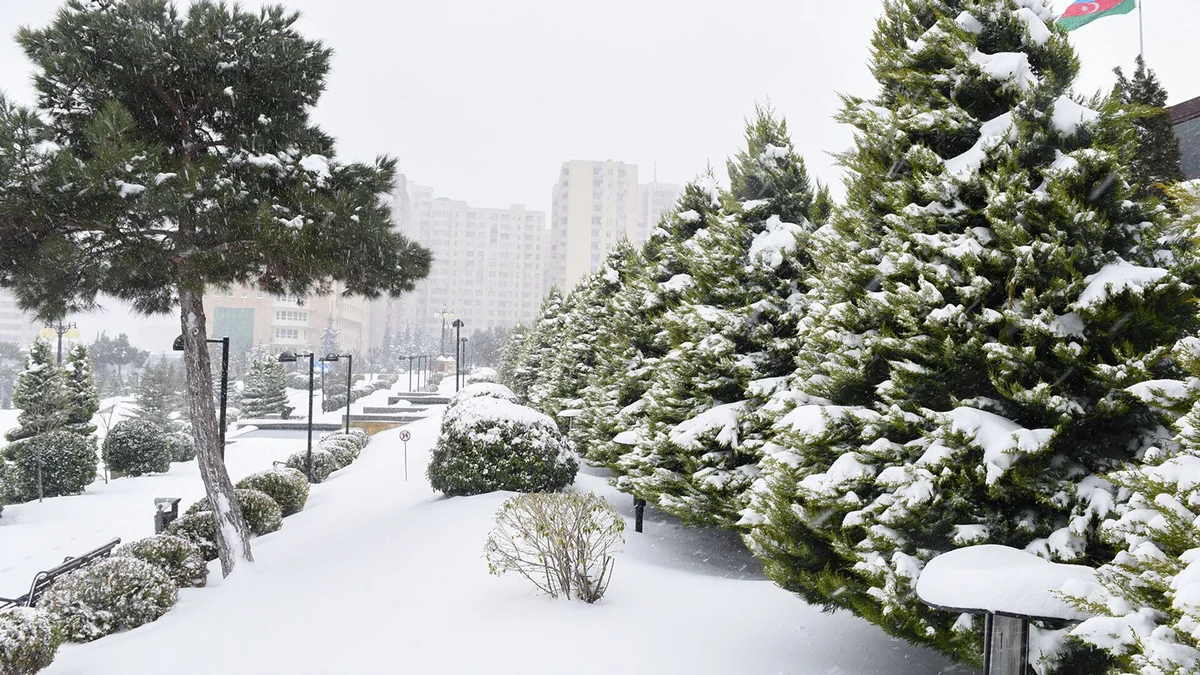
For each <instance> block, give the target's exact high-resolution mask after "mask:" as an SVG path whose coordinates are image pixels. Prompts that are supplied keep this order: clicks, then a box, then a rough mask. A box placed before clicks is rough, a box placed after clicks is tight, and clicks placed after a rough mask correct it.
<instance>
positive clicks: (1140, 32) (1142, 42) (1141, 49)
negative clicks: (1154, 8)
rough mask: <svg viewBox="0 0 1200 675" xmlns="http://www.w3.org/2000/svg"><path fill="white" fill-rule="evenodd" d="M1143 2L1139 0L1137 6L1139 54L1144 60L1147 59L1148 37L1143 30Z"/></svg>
mask: <svg viewBox="0 0 1200 675" xmlns="http://www.w3.org/2000/svg"><path fill="white" fill-rule="evenodd" d="M1142 2H1143V0H1137V6H1138V56H1141V57H1142V60H1143V61H1144V60H1145V59H1146V37H1145V33H1144V32H1143V30H1142Z"/></svg>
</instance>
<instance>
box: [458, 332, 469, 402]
mask: <svg viewBox="0 0 1200 675" xmlns="http://www.w3.org/2000/svg"><path fill="white" fill-rule="evenodd" d="M458 346H459V349H458V352H459V357H458V362H459V363H460V364H462V367H461V368H458V369H459V370H461V371H462V383H463V386H464V387H465V386H467V370H466V366H467V338H465V337H464V338H459V339H458ZM456 368H457V365H456ZM456 390H457V389H456Z"/></svg>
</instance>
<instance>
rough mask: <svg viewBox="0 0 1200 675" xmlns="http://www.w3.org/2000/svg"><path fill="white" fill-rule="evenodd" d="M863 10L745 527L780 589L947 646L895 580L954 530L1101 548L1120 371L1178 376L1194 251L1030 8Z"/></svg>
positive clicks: (1112, 121)
mask: <svg viewBox="0 0 1200 675" xmlns="http://www.w3.org/2000/svg"><path fill="white" fill-rule="evenodd" d="M884 11H885V15H884V18H882V19H881V20H880V22H879V25H878V28H877V30H876V32H875V36H874V39H873V44H872V46H873V63H872V70H873V72H874V74H875V76H876V77H877V79H878V80H879V83H880V89H881V93H880V94H879V95H877V96H876V97H875V98H874V99H872V100H871V101H862V100H859V99H854V98H849V97H847V98H846V106H845V109H844V111H843V113H842V115H841V118H842V120H843V121H846V122H848V123H850V124H851V125H853V126H854V129H855V136H856V140H855V149H854V150H853V151H851V152H849V153H848V154H847V155H845V156H843V157H842V161H843V163H844V164H845V165H846V166H847V168H848V169H850V179H849V182H848V185H847V203H846V205H845V207H844V208H843V209H841V210H840V212H839V213H838V214H837V215H836V216H835V223H834V227H833V228H832V230H831V231H830V232H826V233H823V235H822V237H824V238H825V241H824V242H823V243H819V244H818V246H817V249H818V250H820V251H822V254H823V255H826V254H827V257H824V258H822V259H821V260H820V261H819V265H818V267H819V269H820V274H819V279H820V284H819V288H817V289H815V292H814V297H815V300H814V303H813V305H812V306H811V307H810V308H809V310H808V318H807V319H806V320H805V322H803V325H802V326H801V331H800V334H801V337H802V338H803V339H804V342H803V344H802V346H801V349H800V353H799V354H798V358H797V361H798V364H799V367H798V368H797V371H796V373H795V374H794V375H793V377H792V379H791V384H790V386H791V387H792V388H791V390H790V391H788V392H786V393H785V394H782V395H781V396H780V397H779V400H783V401H788V408H789V409H788V411H787V412H786V414H785V415H783V416H782V417H780V418H779V419H778V420H777V421H776V423H775V429H776V435H775V436H774V438H772V439H771V441H772V445H771V446H770V447H771V449H770V452H769V456H768V457H767V459H765V460H764V462H763V465H762V469H763V471H764V478H763V479H762V480H760V481H758V482H757V483H756V485H755V495H754V501H753V503H752V506H751V508H750V509H749V510H748V512H747V514H746V520H745V522H746V524H747V525H751V526H753V530H752V531H751V534H750V536H749V541H750V543H751V545H752V547H753V548H754V549H755V551H756V552H757V553H758V554H759V555H760V557H761V558H762V559H763V560H764V563H765V569H766V571H767V574H768V575H769V576H770V577H771V578H772V579H773V580H775V581H776V582H777V583H779V584H780V585H781V586H783V587H785V588H788V589H789V590H793V591H795V592H797V593H799V594H801V595H803V596H804V597H805V598H806V599H808V600H809V601H810V602H815V603H817V604H821V605H823V606H826V607H843V608H847V609H851V610H853V611H854V612H856V613H858V614H859V615H861V616H864V617H866V618H868V619H869V620H871V621H873V622H875V623H878V624H879V625H880V626H882V627H883V628H884V629H885V630H887V631H888V632H890V633H892V634H894V635H898V636H902V637H904V638H906V639H909V640H912V641H914V642H920V643H926V644H930V645H932V646H935V647H937V648H939V649H942V650H944V651H947V652H949V653H952V654H955V655H956V656H958V657H959V658H962V659H964V660H970V659H974V658H977V641H978V634H977V633H976V632H975V631H966V632H962V631H957V630H955V629H954V628H953V626H954V624H955V622H956V621H957V620H958V617H954V616H953V615H947V614H946V613H944V612H937V611H934V610H932V609H930V608H928V607H927V606H925V605H924V604H923V603H921V602H920V601H919V600H917V598H916V597H915V594H914V592H913V588H914V586H915V583H916V581H917V579H919V577H920V574H921V569H922V568H923V566H924V564H925V563H926V562H928V560H929V559H931V558H932V557H933V556H935V555H937V554H939V553H942V552H945V551H947V550H950V549H952V548H956V547H959V546H964V545H968V544H976V543H997V544H1004V545H1008V546H1015V547H1017V548H1021V549H1026V550H1029V551H1031V552H1035V553H1038V554H1040V555H1043V556H1046V557H1048V558H1053V559H1056V560H1062V561H1084V562H1086V561H1089V560H1093V559H1095V558H1097V557H1101V558H1102V557H1103V556H1104V554H1105V545H1104V544H1103V543H1102V542H1100V541H1099V539H1098V537H1097V532H1096V530H1095V526H1096V523H1097V520H1098V519H1099V518H1103V516H1104V514H1105V511H1106V509H1107V508H1108V506H1107V505H1109V504H1111V503H1112V502H1113V501H1114V500H1115V499H1116V494H1115V490H1114V489H1113V488H1112V486H1111V485H1110V484H1109V483H1108V482H1107V481H1105V480H1104V479H1103V474H1104V473H1106V472H1107V471H1108V470H1109V469H1111V468H1113V467H1114V466H1115V465H1116V464H1117V462H1119V461H1120V460H1122V459H1125V460H1133V459H1135V458H1136V457H1137V456H1138V453H1139V452H1140V451H1141V450H1142V449H1144V447H1145V444H1146V442H1147V440H1148V439H1149V438H1150V437H1152V435H1153V433H1154V431H1155V430H1156V429H1158V428H1159V427H1160V426H1161V425H1162V424H1163V423H1164V421H1165V420H1164V418H1163V416H1162V415H1161V413H1160V412H1159V411H1156V409H1154V408H1152V407H1151V406H1149V405H1147V404H1145V403H1144V402H1142V401H1139V400H1137V399H1135V398H1134V397H1133V396H1132V395H1131V394H1129V393H1128V391H1127V390H1128V388H1129V387H1131V386H1135V385H1137V384H1138V383H1141V382H1145V381H1148V380H1153V379H1158V378H1162V377H1167V376H1170V375H1171V374H1172V373H1175V372H1177V371H1178V366H1177V364H1176V363H1175V362H1174V361H1172V360H1171V359H1170V358H1169V351H1170V348H1171V345H1173V344H1174V342H1175V340H1177V339H1178V338H1179V337H1181V336H1182V335H1185V334H1187V333H1188V332H1190V331H1191V330H1194V322H1195V318H1194V312H1193V311H1192V310H1191V309H1189V304H1190V303H1191V302H1193V299H1192V294H1191V291H1190V290H1189V289H1188V288H1187V287H1186V286H1185V285H1183V284H1182V283H1180V281H1179V278H1180V275H1190V274H1191V272H1190V271H1184V268H1188V269H1190V266H1191V265H1192V264H1193V262H1192V261H1193V256H1192V253H1191V251H1190V250H1188V248H1187V246H1186V244H1185V241H1184V238H1183V237H1182V236H1180V235H1181V234H1182V233H1180V232H1176V231H1170V230H1169V229H1168V228H1167V225H1168V224H1167V223H1164V222H1163V221H1162V220H1161V217H1160V214H1157V213H1155V212H1151V211H1150V210H1148V209H1147V208H1146V207H1145V206H1143V205H1142V204H1140V203H1139V202H1136V201H1133V200H1132V198H1133V197H1134V195H1133V192H1132V188H1131V186H1130V182H1129V174H1128V171H1127V169H1126V167H1127V165H1128V162H1129V159H1130V158H1131V156H1132V150H1133V148H1132V147H1131V146H1130V145H1129V144H1128V142H1127V141H1128V139H1129V138H1130V136H1131V134H1129V133H1128V127H1127V126H1126V122H1125V121H1124V119H1123V118H1122V117H1121V116H1119V115H1117V114H1116V109H1115V107H1114V106H1112V105H1111V104H1109V105H1107V106H1105V107H1104V109H1102V110H1100V111H1098V112H1097V111H1092V110H1089V109H1087V108H1085V107H1083V106H1081V105H1080V104H1078V103H1076V102H1075V100H1073V99H1072V98H1071V97H1070V89H1069V87H1070V85H1071V82H1072V80H1073V79H1074V77H1075V74H1076V71H1077V67H1078V66H1077V61H1076V59H1075V56H1074V53H1073V51H1072V49H1071V47H1070V45H1069V43H1068V41H1067V39H1066V35H1065V33H1064V32H1063V31H1062V30H1061V29H1060V28H1055V27H1053V26H1052V25H1048V23H1050V22H1051V21H1052V19H1053V14H1052V13H1051V11H1050V9H1049V8H1048V7H1046V6H1045V5H1044V3H1043V2H1041V1H1040V0H1022V1H1021V2H1014V1H1013V0H987V1H976V2H964V1H958V0H891V1H889V2H887V3H886V4H885V10H884ZM1168 247H1174V250H1165V249H1166V248H1168ZM1172 261H1174V266H1173V267H1172V268H1167V267H1163V265H1168V264H1170V263H1171V262H1172ZM959 625H960V626H961V623H960V624H959ZM1043 638H1044V639H1042V640H1040V641H1039V644H1041V645H1043V646H1044V647H1045V648H1046V649H1047V653H1044V654H1042V655H1041V656H1043V657H1045V658H1047V659H1049V660H1050V661H1053V659H1054V658H1055V657H1056V656H1059V657H1063V658H1066V657H1065V656H1064V655H1063V654H1056V653H1055V649H1054V647H1053V645H1054V640H1053V634H1048V635H1043ZM1035 656H1037V655H1035Z"/></svg>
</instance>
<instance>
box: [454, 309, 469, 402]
mask: <svg viewBox="0 0 1200 675" xmlns="http://www.w3.org/2000/svg"><path fill="white" fill-rule="evenodd" d="M452 325H453V326H454V391H458V375H459V373H460V372H461V368H460V367H459V365H460V361H461V359H459V354H460V353H461V347H462V337H461V336H462V329H463V326H465V325H466V324H464V323H463V321H462V319H455V320H454V323H453V324H452Z"/></svg>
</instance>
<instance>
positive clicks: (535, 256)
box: [392, 184, 547, 353]
mask: <svg viewBox="0 0 1200 675" xmlns="http://www.w3.org/2000/svg"><path fill="white" fill-rule="evenodd" d="M405 208H407V209H410V210H411V218H408V219H407V223H406V224H404V225H402V229H401V232H402V233H403V234H404V235H406V236H407V237H409V238H410V239H413V240H414V241H416V242H418V243H420V244H421V245H423V246H425V247H426V248H428V249H430V250H431V251H433V267H432V269H431V270H430V274H429V277H428V278H426V279H425V280H423V281H421V282H419V283H418V284H417V288H416V290H415V291H413V292H412V293H410V294H408V295H406V296H404V297H403V298H401V299H400V302H399V308H398V309H396V308H394V309H393V311H392V320H393V326H392V329H393V330H398V329H399V327H400V326H401V325H403V324H406V323H407V324H409V325H411V326H413V327H414V328H416V329H417V330H419V331H423V332H425V333H426V334H428V335H439V334H440V332H441V327H442V316H441V315H442V313H443V311H445V312H446V313H450V314H453V315H454V317H455V318H459V319H462V321H463V322H464V323H465V324H466V330H467V331H468V332H470V331H473V330H475V329H488V328H492V327H495V326H511V325H514V324H517V323H521V322H525V323H528V322H529V321H530V320H532V319H533V318H534V317H535V316H537V311H538V308H539V306H540V304H541V298H542V280H543V272H544V270H543V261H544V256H545V249H546V240H547V230H546V214H545V213H543V212H541V211H530V210H528V209H526V208H525V207H524V206H523V205H521V204H514V205H512V206H510V207H509V208H506V209H502V208H480V207H475V206H471V205H470V204H468V203H467V202H465V201H459V200H454V199H447V198H445V197H438V196H437V195H436V193H435V192H434V189H433V188H432V187H428V186H421V185H413V184H409V190H408V203H407V206H406V207H405ZM447 351H448V352H449V353H453V351H452V347H447Z"/></svg>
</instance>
